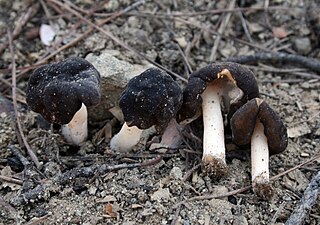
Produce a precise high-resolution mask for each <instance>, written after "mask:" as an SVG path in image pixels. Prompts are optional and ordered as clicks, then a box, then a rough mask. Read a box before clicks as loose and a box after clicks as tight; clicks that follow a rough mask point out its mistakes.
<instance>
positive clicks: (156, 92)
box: [119, 68, 182, 129]
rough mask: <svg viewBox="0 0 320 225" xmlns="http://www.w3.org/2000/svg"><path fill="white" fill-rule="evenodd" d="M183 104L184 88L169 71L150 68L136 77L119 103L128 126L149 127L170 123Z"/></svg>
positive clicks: (130, 82)
mask: <svg viewBox="0 0 320 225" xmlns="http://www.w3.org/2000/svg"><path fill="white" fill-rule="evenodd" d="M181 104H182V90H181V88H180V87H179V85H178V84H177V83H176V82H175V81H174V80H173V79H172V77H171V76H170V75H168V74H167V73H166V72H165V71H162V70H160V69H157V68H150V69H148V70H146V71H144V72H143V73H142V74H140V75H139V76H136V77H134V78H132V79H131V80H130V81H129V83H128V85H127V88H126V89H125V90H124V91H123V93H122V94H121V96H120V100H119V106H120V108H121V110H122V112H123V115H124V120H125V121H126V123H127V124H128V126H137V127H138V128H140V129H147V128H149V127H151V126H153V125H155V126H156V127H158V128H159V129H162V128H164V127H166V126H167V124H168V123H169V121H170V120H171V119H172V118H175V117H176V114H177V111H178V110H179V108H180V106H181Z"/></svg>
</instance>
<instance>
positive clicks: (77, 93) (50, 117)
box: [27, 57, 100, 145]
mask: <svg viewBox="0 0 320 225" xmlns="http://www.w3.org/2000/svg"><path fill="white" fill-rule="evenodd" d="M99 87H100V74H99V72H98V71H97V70H96V69H95V68H94V67H93V65H91V64H90V63H89V62H88V61H86V60H85V59H82V58H78V57H74V58H68V59H66V60H63V61H61V62H57V63H52V64H47V65H44V66H41V67H39V68H38V69H36V70H35V71H34V72H33V73H32V74H31V75H30V77H29V81H28V87H27V103H28V105H29V107H30V108H31V109H32V110H33V111H35V112H37V113H40V114H41V115H42V116H43V117H44V118H45V119H46V120H47V121H48V122H50V123H56V124H60V125H62V134H63V136H64V137H65V139H66V140H67V141H68V142H69V143H71V144H74V145H79V144H80V143H82V142H83V141H85V140H86V138H87V135H88V129H87V107H90V106H93V105H97V104H98V103H99V102H100V90H99Z"/></svg>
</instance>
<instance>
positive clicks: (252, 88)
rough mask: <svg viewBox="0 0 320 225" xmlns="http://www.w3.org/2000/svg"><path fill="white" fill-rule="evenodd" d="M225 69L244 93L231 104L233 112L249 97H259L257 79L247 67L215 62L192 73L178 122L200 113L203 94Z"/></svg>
mask: <svg viewBox="0 0 320 225" xmlns="http://www.w3.org/2000/svg"><path fill="white" fill-rule="evenodd" d="M224 69H227V70H228V71H229V72H230V75H231V76H232V78H231V79H233V81H234V84H235V85H236V86H237V87H238V88H240V89H241V90H242V91H243V94H244V95H243V97H242V99H241V100H240V101H239V102H235V103H234V104H233V105H231V106H230V108H232V109H230V111H232V114H233V112H234V111H236V109H238V108H239V107H240V106H241V105H243V104H244V103H245V102H247V101H248V100H249V99H252V98H256V97H259V88H258V84H257V81H256V79H255V77H254V75H253V73H252V72H251V70H249V69H248V68H247V67H244V66H242V65H240V64H237V63H232V62H222V63H213V64H210V65H208V66H206V67H204V68H202V69H200V70H198V71H196V72H194V73H192V74H191V75H190V78H189V81H188V85H187V87H186V88H185V90H184V92H183V104H182V107H181V109H180V110H179V112H178V116H177V120H178V122H180V121H183V120H185V119H188V118H192V117H194V116H195V115H196V114H197V113H198V111H199V110H200V109H201V104H202V98H201V94H202V93H203V92H204V90H205V89H206V87H207V85H208V84H209V83H210V82H213V81H214V80H216V79H218V78H219V77H220V75H221V74H220V73H221V72H222V71H223V70H224Z"/></svg>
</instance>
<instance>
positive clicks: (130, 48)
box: [48, 0, 187, 82]
mask: <svg viewBox="0 0 320 225" xmlns="http://www.w3.org/2000/svg"><path fill="white" fill-rule="evenodd" d="M48 1H51V2H53V3H55V4H56V5H59V6H60V7H62V8H64V9H65V10H67V11H68V12H70V13H72V14H73V15H75V16H76V17H78V18H79V19H81V20H82V21H84V22H86V23H87V24H88V25H90V26H92V27H94V28H95V29H97V30H98V31H100V32H101V33H102V34H104V35H105V36H107V37H108V38H110V39H111V40H113V41H114V42H115V43H117V44H118V45H120V46H121V47H123V48H124V49H126V50H128V51H131V52H133V53H134V54H136V55H137V56H138V57H140V58H142V59H144V60H146V61H148V62H149V63H151V64H153V65H155V66H157V67H159V68H160V69H162V70H165V71H166V72H168V73H169V74H171V75H173V76H175V77H176V78H178V79H180V80H182V81H183V82H187V79H185V78H183V77H181V76H180V75H179V74H176V73H174V72H172V71H171V70H169V69H167V68H165V67H164V66H162V65H160V64H158V63H156V62H154V61H153V60H151V59H149V58H148V57H147V56H145V55H144V54H142V53H141V52H139V51H137V50H136V49H134V48H132V47H131V46H129V45H127V44H125V43H124V42H122V41H120V40H119V39H118V38H117V37H115V36H114V35H113V34H112V33H110V32H109V31H106V30H104V29H102V28H101V27H100V26H98V25H96V24H95V23H93V22H91V21H90V20H88V19H86V18H85V17H83V16H82V15H81V14H79V13H78V12H77V11H75V10H73V9H71V8H70V7H69V6H68V5H65V4H63V3H61V2H59V1H57V0H48Z"/></svg>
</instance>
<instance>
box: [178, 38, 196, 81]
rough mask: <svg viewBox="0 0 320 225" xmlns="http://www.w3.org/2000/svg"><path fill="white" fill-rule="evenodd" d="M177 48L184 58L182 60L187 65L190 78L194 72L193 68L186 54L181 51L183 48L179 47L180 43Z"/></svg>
mask: <svg viewBox="0 0 320 225" xmlns="http://www.w3.org/2000/svg"><path fill="white" fill-rule="evenodd" d="M177 48H178V50H179V52H180V54H181V56H182V59H183V61H184V63H185V65H186V68H187V73H188V77H189V73H192V72H193V70H192V68H191V65H190V63H189V61H188V59H187V57H186V55H185V54H184V52H183V51H182V49H181V47H180V45H179V44H178V43H177Z"/></svg>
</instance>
